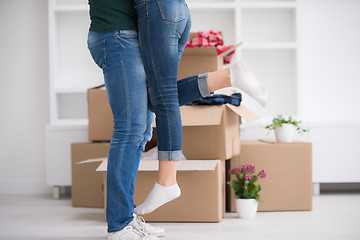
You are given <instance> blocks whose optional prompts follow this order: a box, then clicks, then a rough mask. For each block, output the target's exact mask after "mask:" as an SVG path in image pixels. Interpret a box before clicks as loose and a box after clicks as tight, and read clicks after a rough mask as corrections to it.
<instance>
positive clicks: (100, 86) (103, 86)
mask: <svg viewBox="0 0 360 240" xmlns="http://www.w3.org/2000/svg"><path fill="white" fill-rule="evenodd" d="M99 88H105V84H101V85H98V86H95V87H92V88H89V89H99Z"/></svg>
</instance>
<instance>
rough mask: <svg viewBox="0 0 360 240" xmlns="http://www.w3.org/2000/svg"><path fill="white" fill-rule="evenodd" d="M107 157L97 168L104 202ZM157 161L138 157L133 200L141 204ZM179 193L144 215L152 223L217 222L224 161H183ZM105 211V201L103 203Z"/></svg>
mask: <svg viewBox="0 0 360 240" xmlns="http://www.w3.org/2000/svg"><path fill="white" fill-rule="evenodd" d="M106 169H107V159H104V161H103V162H102V163H101V164H100V166H99V167H98V168H97V171H100V172H102V173H103V179H104V186H105V187H104V202H105V203H106V191H107V189H106ZM157 170H158V160H141V161H140V166H139V171H138V175H137V177H136V182H135V194H134V202H135V204H136V205H140V204H141V203H143V202H144V201H145V199H146V197H147V195H148V194H149V193H150V191H151V190H152V188H153V186H154V183H155V182H156V177H157ZM177 181H178V184H179V186H180V188H181V192H182V193H181V196H180V197H179V198H177V199H175V200H174V201H171V202H169V203H166V204H165V205H163V206H161V207H160V208H158V209H157V210H155V211H154V212H152V213H150V214H146V215H144V218H145V219H146V221H152V222H154V221H155V222H219V221H221V219H222V218H223V217H224V213H225V161H221V160H204V161H197V160H183V161H179V163H178V172H177ZM105 213H106V204H105Z"/></svg>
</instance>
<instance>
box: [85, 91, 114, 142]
mask: <svg viewBox="0 0 360 240" xmlns="http://www.w3.org/2000/svg"><path fill="white" fill-rule="evenodd" d="M87 98H88V118H89V141H110V140H111V136H112V133H113V130H114V118H113V115H112V112H111V108H110V104H109V101H108V99H107V95H106V90H105V87H104V85H100V86H97V87H94V88H90V89H88V92H87Z"/></svg>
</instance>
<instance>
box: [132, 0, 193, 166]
mask: <svg viewBox="0 0 360 240" xmlns="http://www.w3.org/2000/svg"><path fill="white" fill-rule="evenodd" d="M134 2H135V8H136V10H137V14H138V32H139V43H140V51H141V56H142V59H143V63H144V67H145V72H146V77H147V83H148V94H149V99H150V105H151V109H152V110H153V111H154V112H155V114H156V134H157V141H158V150H159V152H158V153H159V156H158V157H159V160H181V155H182V154H181V145H182V124H181V115H180V109H179V100H178V88H177V75H178V66H179V62H180V57H181V54H182V52H183V50H184V48H185V45H186V43H187V41H188V40H189V35H190V28H191V20H190V12H189V9H188V7H187V5H186V3H185V1H184V0H134Z"/></svg>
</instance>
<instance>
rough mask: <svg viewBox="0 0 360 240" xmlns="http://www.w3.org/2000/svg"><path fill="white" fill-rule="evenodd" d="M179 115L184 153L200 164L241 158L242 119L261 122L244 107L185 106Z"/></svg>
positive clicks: (229, 105)
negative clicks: (202, 161)
mask: <svg viewBox="0 0 360 240" xmlns="http://www.w3.org/2000/svg"><path fill="white" fill-rule="evenodd" d="M180 112H181V120H182V125H183V143H182V149H183V153H184V155H185V157H186V158H187V159H198V160H200V159H221V160H226V159H230V158H232V157H234V156H236V155H239V154H240V123H241V117H243V118H244V119H246V120H247V121H253V120H256V119H258V116H257V115H255V114H254V113H253V112H251V111H250V110H249V109H247V108H246V107H245V106H243V105H240V106H238V107H237V106H234V105H231V104H224V105H217V106H183V107H181V108H180ZM154 126H155V125H154ZM155 127H156V126H155Z"/></svg>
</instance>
